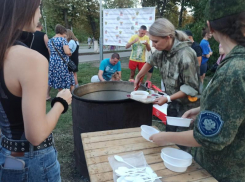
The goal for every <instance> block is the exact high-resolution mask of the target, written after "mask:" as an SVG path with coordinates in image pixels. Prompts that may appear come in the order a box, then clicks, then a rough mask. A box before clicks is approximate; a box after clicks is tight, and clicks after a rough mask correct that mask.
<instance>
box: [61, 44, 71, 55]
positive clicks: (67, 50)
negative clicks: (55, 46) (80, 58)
mask: <svg viewBox="0 0 245 182" xmlns="http://www.w3.org/2000/svg"><path fill="white" fill-rule="evenodd" d="M63 49H64V52H65V54H66V55H67V56H71V50H70V48H69V46H68V45H64V46H63Z"/></svg>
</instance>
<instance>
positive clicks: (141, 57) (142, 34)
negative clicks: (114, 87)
mask: <svg viewBox="0 0 245 182" xmlns="http://www.w3.org/2000/svg"><path fill="white" fill-rule="evenodd" d="M146 32H147V28H146V26H145V25H142V26H141V27H140V29H139V33H138V34H136V35H133V36H132V37H131V38H130V39H129V41H128V43H127V45H126V49H128V48H130V47H131V46H132V52H131V55H130V59H129V64H128V67H129V69H130V71H131V72H130V79H129V81H132V82H133V81H134V76H135V70H136V68H138V70H139V71H140V70H141V69H142V67H143V66H144V64H145V52H146V50H147V51H150V50H151V47H150V44H149V43H150V40H149V37H148V36H147V35H146Z"/></svg>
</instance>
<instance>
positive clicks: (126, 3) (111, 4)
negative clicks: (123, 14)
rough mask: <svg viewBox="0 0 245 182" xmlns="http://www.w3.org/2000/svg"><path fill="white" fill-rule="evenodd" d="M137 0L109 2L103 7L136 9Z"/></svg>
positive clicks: (109, 0) (108, 0) (111, 0)
mask: <svg viewBox="0 0 245 182" xmlns="http://www.w3.org/2000/svg"><path fill="white" fill-rule="evenodd" d="M136 4H137V1H136V0H123V1H122V0H107V1H106V2H105V4H104V5H103V7H104V9H114V8H134V7H136Z"/></svg>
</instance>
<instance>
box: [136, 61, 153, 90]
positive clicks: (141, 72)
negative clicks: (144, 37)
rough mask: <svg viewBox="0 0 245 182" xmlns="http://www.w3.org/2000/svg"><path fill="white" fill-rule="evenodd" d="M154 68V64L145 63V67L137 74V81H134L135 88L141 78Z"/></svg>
mask: <svg viewBox="0 0 245 182" xmlns="http://www.w3.org/2000/svg"><path fill="white" fill-rule="evenodd" d="M151 68H152V66H151V65H150V64H149V63H145V64H144V66H143V68H142V69H141V70H140V72H139V73H138V74H137V75H136V77H135V81H134V88H135V87H136V86H137V85H139V84H140V83H139V81H140V79H141V78H142V77H143V76H145V74H146V73H147V72H148V71H149V70H150V69H151Z"/></svg>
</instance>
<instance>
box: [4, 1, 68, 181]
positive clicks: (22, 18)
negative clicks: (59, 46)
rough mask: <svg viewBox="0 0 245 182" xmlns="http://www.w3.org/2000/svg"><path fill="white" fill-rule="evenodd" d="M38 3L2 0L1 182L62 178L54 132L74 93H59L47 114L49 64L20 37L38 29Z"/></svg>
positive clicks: (64, 91) (55, 179)
mask: <svg viewBox="0 0 245 182" xmlns="http://www.w3.org/2000/svg"><path fill="white" fill-rule="evenodd" d="M40 3H41V1H40V0H31V1H29V0H11V1H10V0H0V4H1V6H0V40H1V41H0V81H1V84H0V90H1V94H0V110H1V112H0V128H1V135H0V166H1V168H0V174H1V175H0V181H2V182H4V181H6V182H19V181H25V182H26V181H35V182H47V181H52V182H61V177H60V164H59V162H58V160H57V155H58V154H57V150H56V149H55V147H54V136H53V135H52V131H53V129H54V128H55V126H56V124H57V122H58V119H59V117H60V115H61V113H64V112H66V111H67V109H68V105H69V104H71V96H72V95H71V92H70V90H68V89H65V90H62V91H61V92H59V93H58V94H57V96H56V98H54V100H53V101H52V109H50V111H49V112H48V113H47V114H46V101H45V98H46V94H47V89H48V84H47V80H48V62H47V60H46V58H45V57H44V56H43V55H41V54H40V53H38V52H37V51H34V50H31V49H30V48H29V47H28V46H26V45H25V44H24V43H23V42H21V41H18V38H19V36H20V33H21V31H22V30H24V31H26V32H31V33H34V32H35V31H36V26H37V24H38V22H39V19H40V17H41V14H40ZM2 25H4V26H2ZM9 159H10V160H11V161H10V160H9ZM19 164H21V165H19ZM5 166H6V167H5ZM7 166H11V167H8V168H7ZM20 167H21V168H20Z"/></svg>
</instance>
